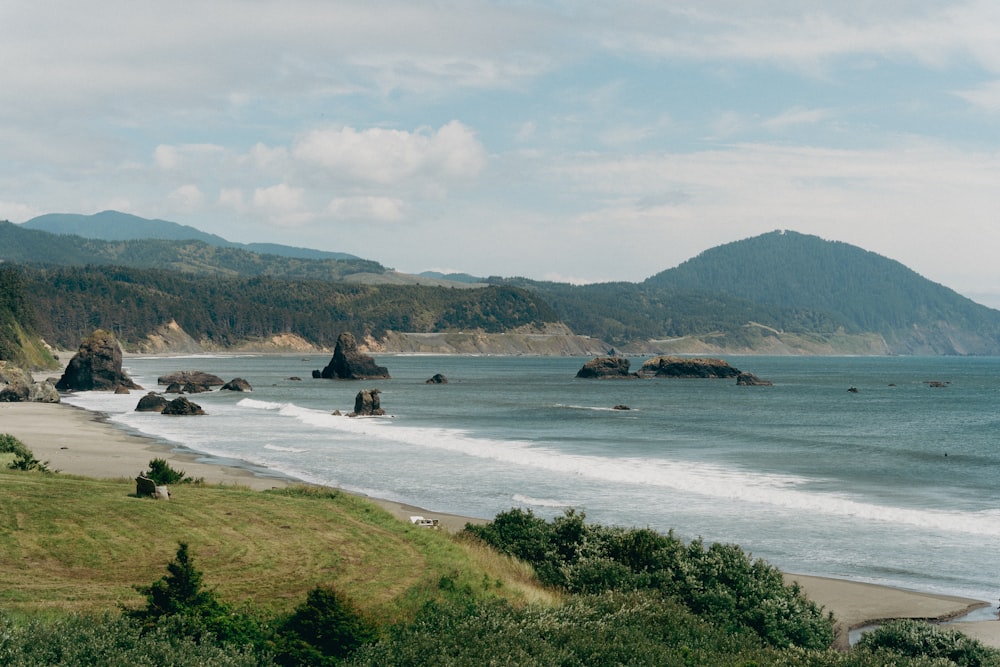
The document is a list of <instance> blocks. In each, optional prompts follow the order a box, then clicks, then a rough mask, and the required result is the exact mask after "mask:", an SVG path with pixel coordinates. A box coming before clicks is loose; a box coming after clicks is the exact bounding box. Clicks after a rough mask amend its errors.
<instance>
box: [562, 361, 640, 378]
mask: <svg viewBox="0 0 1000 667" xmlns="http://www.w3.org/2000/svg"><path fill="white" fill-rule="evenodd" d="M628 369H629V361H628V359H626V358H624V357H597V358H596V359H591V360H590V361H588V362H587V363H585V364H584V365H583V368H581V369H580V370H579V371H577V373H576V377H578V378H597V379H601V380H608V379H619V378H635V377H637V376H636V375H635V374H634V373H629V371H628Z"/></svg>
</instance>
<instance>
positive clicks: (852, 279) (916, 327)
mask: <svg viewBox="0 0 1000 667" xmlns="http://www.w3.org/2000/svg"><path fill="white" fill-rule="evenodd" d="M644 286H645V287H647V288H661V289H672V290H691V289H698V290H703V291H706V292H713V293H717V294H723V295H726V296H729V297H732V298H736V299H741V300H744V301H747V302H750V303H753V304H755V305H756V306H758V307H762V308H768V307H770V308H778V309H784V310H786V311H788V310H791V311H797V312H813V313H817V314H820V315H821V316H822V317H823V318H824V319H825V320H826V321H827V322H829V323H834V324H839V325H841V326H843V327H844V328H845V330H846V331H847V332H848V333H865V332H871V333H876V334H878V335H880V336H882V337H884V338H885V340H886V342H887V344H888V346H889V347H890V349H891V351H893V352H895V353H899V354H996V353H997V352H998V351H1000V311H997V310H994V309H991V308H987V307H986V306H982V305H980V304H977V303H975V302H973V301H972V300H970V299H967V298H965V297H963V296H961V295H959V294H957V293H956V292H954V291H953V290H951V289H948V288H947V287H944V286H943V285H939V284H937V283H934V282H931V281H930V280H927V279H926V278H923V277H921V276H920V275H918V274H917V273H915V272H913V271H912V270H910V269H908V268H907V267H905V266H903V265H902V264H900V263H899V262H896V261H894V260H891V259H887V258H885V257H882V256H881V255H878V254H875V253H873V252H868V251H866V250H862V249H861V248H858V247H855V246H852V245H849V244H846V243H840V242H833V241H825V240H823V239H820V238H819V237H816V236H810V235H806V234H799V233H796V232H784V231H776V232H771V233H769V234H764V235H761V236H757V237H754V238H749V239H745V240H742V241H737V242H734V243H729V244H726V245H722V246H718V247H716V248H712V249H710V250H706V251H705V252H703V253H701V254H700V255H698V256H697V257H695V258H693V259H690V260H688V261H686V262H684V263H683V264H681V265H679V266H678V267H676V268H673V269H669V270H667V271H663V272H662V273H659V274H657V275H655V276H653V277H651V278H649V279H648V280H646V282H645V283H644ZM817 330H821V329H817Z"/></svg>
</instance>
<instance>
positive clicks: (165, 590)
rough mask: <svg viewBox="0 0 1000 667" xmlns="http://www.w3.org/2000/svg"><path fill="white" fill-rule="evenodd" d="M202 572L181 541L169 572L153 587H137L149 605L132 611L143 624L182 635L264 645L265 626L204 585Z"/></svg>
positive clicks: (168, 567)
mask: <svg viewBox="0 0 1000 667" xmlns="http://www.w3.org/2000/svg"><path fill="white" fill-rule="evenodd" d="M201 582H202V573H201V572H200V571H199V570H198V569H197V568H195V567H194V563H193V562H192V561H191V557H190V556H189V555H188V545H187V544H185V543H184V542H181V543H180V545H179V547H178V549H177V556H176V558H175V559H174V560H173V561H171V562H170V563H168V564H167V575H166V576H165V577H163V578H161V579H158V580H157V581H154V582H153V583H152V584H150V585H149V586H136V590H138V591H139V592H140V593H142V594H143V595H145V596H146V606H145V608H143V609H138V610H136V611H133V612H131V613H130V616H131V617H132V618H134V619H136V620H138V621H139V622H140V623H141V624H142V625H143V627H145V628H147V629H149V628H152V627H155V626H160V627H161V628H162V627H166V628H169V629H171V631H173V632H176V633H177V634H179V635H182V636H190V637H193V638H195V639H201V638H203V637H204V636H206V635H212V636H213V637H214V638H216V639H217V640H218V641H219V642H222V643H236V644H240V645H246V644H253V645H257V646H262V645H263V644H264V629H263V628H262V624H261V623H259V622H258V621H257V620H256V619H254V618H253V617H252V616H250V615H249V614H243V613H238V612H236V611H234V610H233V609H231V608H230V607H229V606H228V605H226V604H224V603H223V602H221V601H220V600H219V599H218V598H216V596H215V593H214V592H212V591H210V590H205V589H204V588H203V587H202V583H201Z"/></svg>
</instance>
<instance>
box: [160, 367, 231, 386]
mask: <svg viewBox="0 0 1000 667" xmlns="http://www.w3.org/2000/svg"><path fill="white" fill-rule="evenodd" d="M175 382H176V383H177V384H179V385H182V386H183V385H186V384H192V385H202V386H205V387H221V386H222V385H224V384H226V381H225V380H223V379H222V378H220V377H219V376H218V375H212V374H211V373H206V372H204V371H174V372H173V373H168V374H167V375H161V376H160V377H158V378H156V383H157V384H166V385H169V384H173V383H175Z"/></svg>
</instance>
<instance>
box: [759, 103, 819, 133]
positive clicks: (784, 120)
mask: <svg viewBox="0 0 1000 667" xmlns="http://www.w3.org/2000/svg"><path fill="white" fill-rule="evenodd" d="M831 115H832V114H831V112H830V111H829V110H828V109H804V108H801V107H795V108H793V109H788V110H786V111H783V112H782V113H780V114H778V115H777V116H773V117H771V118H768V119H767V120H765V121H763V122H762V123H761V125H762V126H763V127H764V128H765V129H767V130H770V131H772V132H780V131H782V130H784V129H786V128H789V127H795V126H799V125H814V124H816V123H820V122H822V121H824V120H827V119H829V118H830V117H831Z"/></svg>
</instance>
